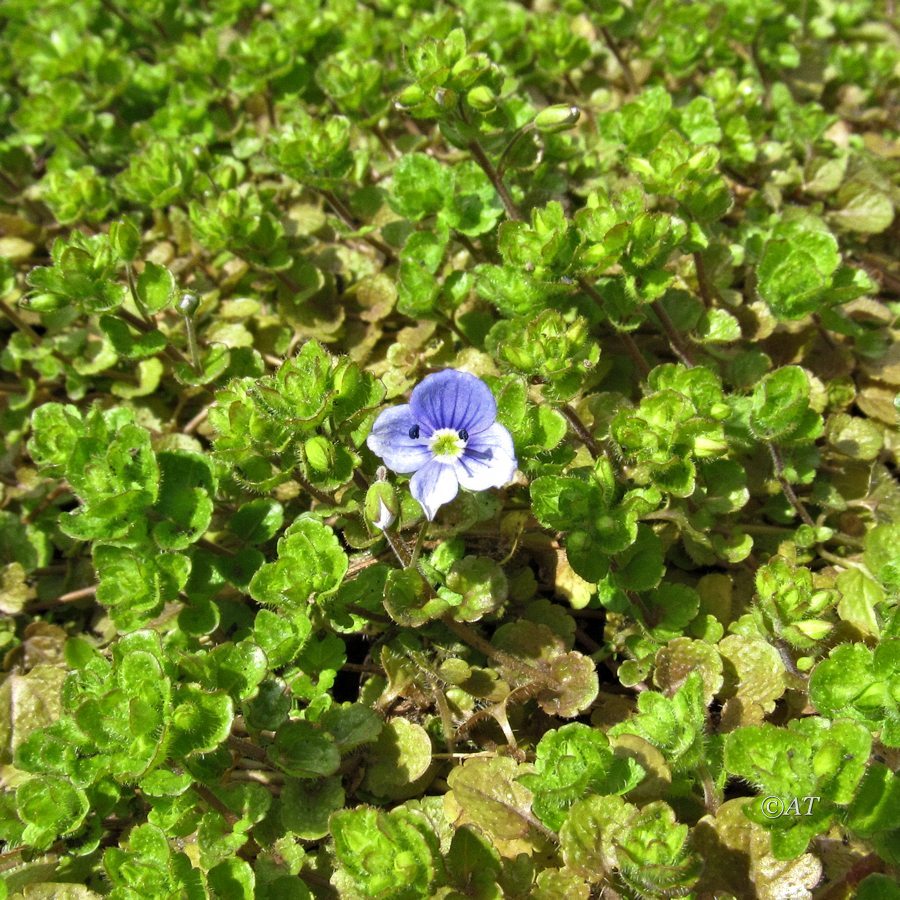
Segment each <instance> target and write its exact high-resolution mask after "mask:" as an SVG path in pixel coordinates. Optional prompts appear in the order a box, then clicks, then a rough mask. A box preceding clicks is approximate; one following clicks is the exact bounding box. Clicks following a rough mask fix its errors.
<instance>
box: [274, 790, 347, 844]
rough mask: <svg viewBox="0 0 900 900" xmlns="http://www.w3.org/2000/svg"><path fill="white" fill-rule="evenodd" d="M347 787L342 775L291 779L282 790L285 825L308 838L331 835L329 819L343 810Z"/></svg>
mask: <svg viewBox="0 0 900 900" xmlns="http://www.w3.org/2000/svg"><path fill="white" fill-rule="evenodd" d="M344 799H345V798H344V788H343V787H342V786H341V779H340V778H339V777H338V776H332V777H330V778H316V779H312V778H310V779H302V780H301V779H297V778H288V779H287V780H286V781H285V783H284V788H283V790H282V792H281V798H280V800H281V803H280V806H281V822H282V824H283V825H284V827H285V828H286V829H287V830H288V831H291V832H293V833H294V834H296V835H297V837H299V838H302V839H303V840H307V841H316V840H319V839H320V838H323V837H325V835H327V834H328V819H329V817H330V816H331V814H332V813H333V812H337V810H339V809H343V806H344Z"/></svg>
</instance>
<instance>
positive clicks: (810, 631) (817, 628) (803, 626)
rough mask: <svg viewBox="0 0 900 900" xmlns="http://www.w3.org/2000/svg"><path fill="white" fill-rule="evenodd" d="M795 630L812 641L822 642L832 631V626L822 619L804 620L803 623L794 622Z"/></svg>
mask: <svg viewBox="0 0 900 900" xmlns="http://www.w3.org/2000/svg"><path fill="white" fill-rule="evenodd" d="M794 628H796V629H797V631H799V632H800V633H801V634H804V635H806V637H808V638H809V639H810V640H812V641H821V640H822V639H823V638H824V637H826V636H827V635H828V633H829V632H830V631H831V628H832V625H831V623H830V622H823V621H822V620H821V619H804V620H803V621H801V622H794Z"/></svg>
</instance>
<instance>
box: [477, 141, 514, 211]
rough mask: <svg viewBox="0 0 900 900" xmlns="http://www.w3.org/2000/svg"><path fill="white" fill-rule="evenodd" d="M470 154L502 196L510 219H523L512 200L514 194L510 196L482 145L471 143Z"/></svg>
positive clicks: (501, 199)
mask: <svg viewBox="0 0 900 900" xmlns="http://www.w3.org/2000/svg"><path fill="white" fill-rule="evenodd" d="M468 146H469V152H470V153H471V154H472V156H473V158H474V159H475V162H477V163H478V165H479V166H481V168H482V170H483V171H484V174H485V175H487V177H488V179H489V180H490V182H491V184H492V185H493V186H494V190H496V191H497V193H498V194H499V195H500V201H501V202H502V203H503V207H504V209H505V210H506V215H507V216H508V217H509V218H510V219H517V220H518V219H521V218H522V214H521V213H520V212H519V208H518V206H516V202H515V200H513V198H512V194H510V192H509V190H508V189H507V187H506V185H505V184H504V183H503V179H502V178H501V177H500V174H499V173H498V172H497V170H496V169H495V168H494V164H493V163H492V162H491V161H490V160H489V159H488V157H487V154H486V153H485V152H484V149H483V148H482V146H481V144H479V143H478V141H476V140H474V139H473V140H471V141H469V144H468Z"/></svg>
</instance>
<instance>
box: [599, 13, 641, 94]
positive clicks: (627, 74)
mask: <svg viewBox="0 0 900 900" xmlns="http://www.w3.org/2000/svg"><path fill="white" fill-rule="evenodd" d="M600 33H601V34H602V35H603V40H604V41H605V43H606V46H607V47H609V51H610V53H612V55H613V56H614V57H615V58H616V62H617V63H618V64H619V68H620V69H621V70H622V76H623V78H624V79H625V84H627V85H628V93H630V94H636V93H637V90H638V83H637V79H636V78H635V77H634V72H633V71H632V68H631V64H630V63H629V62H628V60H627V59H626V58H625V56H624V54H623V53H622V50H621V48H620V47H619V44H618V42H617V41H616V39H615V38H614V37H613V35H612V32H611V31H610V30H609V29H608V28H607V27H606V26H605V25H603V26H601V27H600Z"/></svg>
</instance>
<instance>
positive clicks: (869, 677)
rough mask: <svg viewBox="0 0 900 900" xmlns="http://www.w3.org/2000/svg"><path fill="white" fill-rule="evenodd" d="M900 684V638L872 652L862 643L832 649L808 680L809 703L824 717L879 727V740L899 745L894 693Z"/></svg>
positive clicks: (888, 641)
mask: <svg viewBox="0 0 900 900" xmlns="http://www.w3.org/2000/svg"><path fill="white" fill-rule="evenodd" d="M898 685H900V639H898V638H892V639H890V640H887V641H883V642H882V643H881V644H879V645H878V646H877V647H876V649H875V650H874V651H872V650H870V649H869V648H868V647H866V646H865V645H864V644H843V645H841V646H839V647H835V648H834V650H832V651H831V653H830V654H829V656H828V659H825V660H822V662H820V663H819V664H818V665H817V666H816V667H815V669H813V671H812V674H811V675H810V679H809V699H810V702H812V703H813V705H814V706H815V707H816V709H818V710H819V712H821V713H822V714H823V715H826V716H832V717H842V718H850V719H854V720H856V721H858V722H864V723H866V724H867V725H868V726H869V727H872V728H878V727H881V729H882V735H881V740H882V742H883V743H884V744H886V745H887V746H889V747H895V746H900V729H898V727H897V725H896V699H895V698H896V694H897V689H898Z"/></svg>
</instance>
